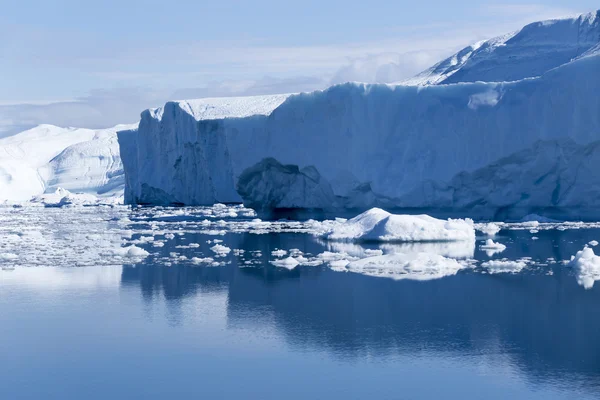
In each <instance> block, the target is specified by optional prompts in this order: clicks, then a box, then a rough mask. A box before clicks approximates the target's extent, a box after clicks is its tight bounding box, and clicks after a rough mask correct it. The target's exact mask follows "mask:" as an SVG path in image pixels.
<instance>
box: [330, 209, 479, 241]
mask: <svg viewBox="0 0 600 400" xmlns="http://www.w3.org/2000/svg"><path fill="white" fill-rule="evenodd" d="M322 236H323V238H325V239H328V240H338V241H364V242H443V241H461V240H471V241H474V240H475V229H474V228H473V221H472V220H470V219H467V220H462V219H454V220H453V219H449V220H446V221H445V220H440V219H436V218H433V217H430V216H428V215H395V214H390V213H388V212H387V211H384V210H382V209H380V208H372V209H370V210H369V211H366V212H364V213H362V214H360V215H358V216H356V217H354V218H352V219H350V220H348V221H345V222H336V223H333V225H332V227H331V228H330V229H329V230H328V231H327V232H325V233H324V234H323V235H322Z"/></svg>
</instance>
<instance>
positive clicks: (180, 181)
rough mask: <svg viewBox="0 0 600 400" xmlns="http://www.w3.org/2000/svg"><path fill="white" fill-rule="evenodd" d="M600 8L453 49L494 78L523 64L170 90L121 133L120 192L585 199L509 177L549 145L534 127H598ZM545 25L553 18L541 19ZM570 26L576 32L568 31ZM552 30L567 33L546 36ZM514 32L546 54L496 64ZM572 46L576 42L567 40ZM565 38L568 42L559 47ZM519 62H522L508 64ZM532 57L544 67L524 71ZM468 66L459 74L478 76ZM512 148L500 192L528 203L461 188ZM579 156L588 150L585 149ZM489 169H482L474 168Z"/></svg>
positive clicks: (310, 200) (201, 199)
mask: <svg viewBox="0 0 600 400" xmlns="http://www.w3.org/2000/svg"><path fill="white" fill-rule="evenodd" d="M598 20H599V18H598V17H597V13H595V14H589V15H587V16H582V17H579V18H576V19H572V20H558V21H551V22H547V23H539V24H537V25H536V24H534V25H532V26H530V27H526V28H524V29H523V30H522V31H521V32H520V33H518V34H516V35H514V36H511V39H507V40H505V41H504V42H503V43H504V44H503V45H501V46H500V45H498V46H496V47H495V49H496V50H494V51H492V52H491V53H488V54H487V56H486V57H487V58H486V60H488V61H489V60H490V59H493V58H494V57H495V59H496V64H485V63H483V61H481V62H478V63H474V61H471V63H469V62H466V63H464V67H463V69H464V70H465V71H467V69H468V70H469V71H475V70H476V69H477V68H480V69H481V68H484V67H485V68H484V69H485V70H488V69H489V70H490V71H491V70H494V71H496V73H497V74H500V72H498V71H504V72H505V74H504V75H502V77H503V80H513V79H516V78H522V77H526V78H524V79H520V80H515V81H512V82H493V83H491V82H488V83H485V82H463V83H455V84H448V85H430V86H406V85H366V84H354V83H348V84H342V85H337V86H333V87H331V88H329V89H327V90H324V91H317V92H314V93H309V94H298V95H281V96H258V97H247V98H231V99H203V100H190V101H174V102H169V103H167V104H166V105H165V106H164V107H162V108H159V109H154V110H147V111H145V112H143V113H142V118H141V122H140V125H139V129H137V130H128V131H123V132H119V134H118V137H119V143H120V147H121V157H122V159H123V163H124V168H125V175H126V184H125V201H126V202H128V203H146V204H195V205H197V204H212V203H215V202H241V201H243V202H245V203H246V204H251V205H252V206H254V207H265V208H288V207H292V208H296V207H305V208H332V207H334V208H363V209H366V208H370V207H377V206H379V207H386V208H394V207H410V208H423V207H433V208H437V207H439V208H444V209H448V208H450V209H452V208H463V207H471V209H472V203H473V201H476V202H477V203H478V204H480V205H481V207H480V208H479V210H484V209H485V208H486V207H487V208H489V209H486V210H485V212H486V213H489V214H496V213H498V211H499V209H504V208H506V207H509V208H510V207H512V206H518V207H520V208H522V209H525V208H539V207H550V208H552V207H559V208H560V207H563V206H567V205H568V206H570V205H571V204H575V206H577V207H584V208H585V207H587V206H588V205H589V206H593V204H591V202H592V201H593V200H592V199H586V198H584V199H581V201H579V202H577V203H573V201H571V200H569V201H571V202H569V201H567V200H566V199H567V198H575V196H576V194H575V193H574V192H573V193H571V194H564V193H562V192H561V190H558V192H561V193H562V194H560V196H559V197H558V199H559V200H556V198H557V197H556V196H555V197H553V195H550V196H545V197H544V195H542V194H541V193H537V194H533V193H529V191H532V190H537V189H538V186H539V185H529V182H534V183H535V182H537V179H539V178H541V176H540V177H536V176H534V175H535V173H534V172H532V176H528V177H527V178H526V179H525V178H523V179H522V180H520V181H517V180H515V179H513V178H511V177H512V176H515V177H516V176H517V175H518V174H520V173H521V172H522V171H521V169H522V168H528V166H529V165H530V162H529V161H526V160H525V159H527V160H529V159H531V158H533V159H535V160H542V159H544V157H545V156H546V157H547V158H549V159H551V158H552V154H553V153H545V152H552V151H553V150H552V148H548V147H547V146H544V145H536V143H538V142H539V141H546V142H552V141H558V142H557V143H559V142H560V143H562V142H561V141H565V140H567V141H570V142H569V143H573V146H587V145H589V144H590V143H592V142H594V141H596V140H599V139H600V96H599V95H598V93H600V74H599V73H598V72H599V71H600V54H599V52H598V51H597V44H598V38H599V37H600V36H599V34H598V33H599V31H598ZM565 21H567V22H565ZM548 27H554V28H553V29H551V30H550V31H547V30H546V29H550V28H548ZM571 28H572V29H575V30H576V31H577V32H579V34H577V35H575V36H573V35H572V34H571ZM555 31H556V32H558V33H556V32H555ZM528 32H529V33H528ZM544 32H545V33H544ZM549 32H550V33H552V34H550V33H549ZM561 32H562V33H564V35H566V36H565V39H564V40H566V42H567V43H570V45H569V46H566V45H564V46H563V45H562V44H560V43H559V44H556V41H557V40H559V39H560V38H561V37H562V36H561V35H562V33H561ZM582 32H583V33H585V34H582ZM590 32H591V33H590ZM594 32H595V33H594ZM567 33H568V35H567ZM594 34H595V35H596V36H595V39H594V37H593V36H594ZM515 38H519V40H518V41H516V39H515ZM561 40H562V39H561ZM594 40H595V42H594ZM518 43H520V45H519V46H520V47H519V46H517V50H518V52H521V53H522V54H523V55H526V54H529V53H528V51H529V50H531V49H532V48H534V47H535V43H538V47H539V52H538V53H537V55H535V56H532V58H531V60H535V59H540V60H542V61H543V60H547V58H548V57H547V54H546V52H548V54H550V53H551V54H555V55H556V57H555V59H554V61H552V63H549V64H545V65H544V66H543V68H541V69H536V68H537V67H536V68H533V67H532V65H533V64H532V63H531V62H523V63H521V61H519V62H518V63H516V64H511V65H510V66H508V65H506V64H504V63H503V61H502V60H504V59H505V58H506V57H504V55H503V54H504V53H502V52H503V51H506V50H501V49H506V48H512V47H514V46H516V45H517V44H518ZM561 43H562V42H561ZM525 44H527V46H525ZM511 46H512V47H511ZM575 47H577V49H578V50H577V51H575V52H573V51H571V50H572V49H573V48H575ZM553 48H554V49H555V50H552V49H553ZM564 48H569V49H571V50H569V51H567V50H565V53H564V54H563V51H562V50H563V49H564ZM527 49H529V50H527ZM517 50H515V51H517ZM511 51H512V50H511ZM567 53H568V54H567ZM495 54H500V55H502V56H495ZM478 57H479V56H478ZM482 57H483V56H482ZM470 59H472V60H476V59H477V57H475V56H471V57H470ZM507 59H513V60H514V57H512V58H511V57H508V58H507ZM531 60H530V61H531ZM515 62H516V61H515ZM532 62H533V61H532ZM540 62H541V61H540ZM485 65H487V67H486V66H485ZM476 66H477V68H476ZM467 67H468V68H467ZM516 70H520V71H521V72H520V73H519V74H513V72H514V71H516ZM481 71H483V70H481ZM481 71H480V72H481ZM511 71H513V72H511ZM535 71H539V72H540V74H541V76H539V77H530V76H535V75H536V74H537V72H535ZM457 73H458V72H457ZM457 73H454V74H453V75H452V76H456V77H458V76H459V75H456V74H457ZM469 74H470V75H468V74H467V73H466V72H465V73H464V76H463V78H464V79H465V80H470V78H468V76H471V77H473V79H479V78H475V77H476V76H479V77H482V76H483V77H486V76H487V75H485V74H484V75H481V74H479V73H478V74H479V75H477V74H475V72H469ZM495 76H500V75H495ZM463 78H461V79H463ZM488 78H489V79H490V80H493V77H491V76H488ZM456 79H458V78H456ZM590 148H592V147H590ZM594 148H595V147H594ZM528 149H529V150H528ZM521 151H525V152H527V151H529V152H530V153H531V154H530V155H529V156H521V157H523V161H519V163H521V164H523V165H524V166H523V165H521V164H519V166H518V167H516V168H514V169H510V168H507V169H506V171H505V173H506V174H507V176H506V177H504V178H503V179H504V181H503V182H505V183H506V185H508V188H507V189H506V190H507V191H509V192H510V190H514V191H515V193H516V192H517V191H519V193H521V192H523V191H524V193H521V194H519V196H522V197H523V198H525V199H531V200H529V203H526V202H525V203H519V202H518V201H515V200H514V196H513V195H512V194H511V195H510V196H509V194H510V193H503V192H502V191H499V190H497V191H495V192H494V191H493V190H492V192H493V193H494V195H493V196H495V197H494V198H503V199H504V200H505V201H504V202H494V201H491V200H490V201H487V200H485V199H487V198H488V197H489V196H491V195H488V194H482V193H480V192H477V190H474V189H471V188H473V187H476V186H478V185H479V184H480V183H478V182H479V181H478V179H481V180H485V184H486V185H492V184H493V183H490V182H496V183H498V184H499V181H498V180H497V176H496V175H494V174H496V172H490V171H492V169H493V168H495V167H494V165H496V164H497V163H498V162H500V163H501V164H502V163H504V162H505V161H499V160H502V159H504V158H505V157H508V156H511V155H513V154H516V153H518V152H521ZM569 154H571V153H569ZM594 154H595V153H594ZM544 155H545V156H544ZM569 157H571V156H569ZM587 162H589V163H594V162H595V158H594V157H591V158H589V159H586V161H585V162H584V163H587ZM534 163H535V162H534ZM571 164H573V165H575V164H574V163H566V164H564V165H563V167H564V168H566V169H567V170H569V171H566V172H565V171H562V172H561V173H560V177H555V176H552V177H550V176H549V177H548V178H545V179H547V180H546V181H544V182H545V183H544V185H546V186H548V188H549V187H551V186H552V185H553V184H556V183H557V182H559V181H560V182H563V177H565V176H567V175H565V174H571V175H569V176H574V177H575V178H574V179H575V181H577V179H579V178H578V175H577V173H576V172H575V171H571V170H570V169H571V168H575V167H573V166H572V165H571ZM536 165H537V164H536ZM544 165H545V164H544ZM586 165H587V164H586ZM590 165H591V166H590V168H593V165H592V164H590ZM540 169H544V168H542V167H540ZM481 170H485V171H488V172H485V171H484V172H478V171H481ZM486 173H487V174H492V178H489V177H488V178H478V177H479V175H478V174H483V175H485V174H486ZM461 174H463V175H461ZM464 174H467V175H464ZM468 174H474V175H472V177H471V178H469V179H470V180H469V179H466V178H465V177H466V176H471V175H468ZM458 177H463V178H464V182H463V181H460V182H459V181H458V180H457V179H459V178H458ZM551 182H554V183H551ZM578 182H580V181H578ZM458 183H460V185H462V186H461V187H460V188H457V187H456V185H457V184H458ZM561 184H562V183H561ZM460 185H459V186H460ZM463 186H464V187H463ZM583 186H584V185H583V183H581V187H583ZM448 187H452V195H451V196H450V195H448V193H449V189H448ZM574 187H578V186H577V185H576V186H574ZM544 190H546V191H547V190H550V189H544ZM552 190H554V189H552ZM565 190H566V189H565ZM544 193H545V192H544ZM486 196H488V197H486ZM503 196H504V197H503ZM511 196H512V197H511ZM569 196H570V197H569ZM481 197H484V198H485V199H484V200H481ZM519 198H521V197H519ZM534 200H535V201H534ZM521 206H524V207H521Z"/></svg>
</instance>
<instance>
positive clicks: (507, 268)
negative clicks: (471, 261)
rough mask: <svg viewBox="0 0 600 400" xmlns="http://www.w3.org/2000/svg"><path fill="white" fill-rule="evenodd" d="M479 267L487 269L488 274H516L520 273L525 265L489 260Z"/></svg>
mask: <svg viewBox="0 0 600 400" xmlns="http://www.w3.org/2000/svg"><path fill="white" fill-rule="evenodd" d="M481 266H482V267H483V268H485V269H487V270H488V272H489V273H490V274H502V273H511V274H516V273H519V272H521V270H523V268H525V267H526V266H527V264H526V263H525V262H524V261H509V260H490V261H486V262H484V263H483V264H481Z"/></svg>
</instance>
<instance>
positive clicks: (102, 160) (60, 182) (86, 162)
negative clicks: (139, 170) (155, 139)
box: [0, 125, 137, 202]
mask: <svg viewBox="0 0 600 400" xmlns="http://www.w3.org/2000/svg"><path fill="white" fill-rule="evenodd" d="M135 126H137V125H117V126H115V127H113V128H109V129H97V130H93V129H79V128H61V127H57V126H53V125H39V126H37V127H35V128H32V129H29V130H27V131H24V132H21V133H18V134H16V135H13V136H8V137H5V138H0V201H3V200H4V201H6V200H8V201H11V202H12V201H15V202H21V201H27V200H30V199H31V198H32V197H33V196H39V195H42V194H45V193H46V194H53V193H55V192H56V191H59V189H60V190H63V189H65V190H67V191H70V192H77V193H86V194H93V195H95V196H98V195H105V196H108V195H116V196H120V195H121V194H122V191H123V188H124V183H125V178H124V172H123V165H122V163H121V157H120V153H119V145H118V142H117V131H118V130H123V129H132V128H134V127H135Z"/></svg>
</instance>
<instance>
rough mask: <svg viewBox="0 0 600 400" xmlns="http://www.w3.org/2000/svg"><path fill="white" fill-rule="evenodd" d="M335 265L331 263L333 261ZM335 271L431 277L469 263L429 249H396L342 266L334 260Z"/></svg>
mask: <svg viewBox="0 0 600 400" xmlns="http://www.w3.org/2000/svg"><path fill="white" fill-rule="evenodd" d="M330 265H331V263H330ZM333 266H334V268H332V269H334V270H335V271H348V272H354V273H358V274H363V275H368V276H375V277H384V278H391V279H395V280H401V279H408V280H418V281H427V280H432V279H439V278H443V277H445V276H451V275H456V273H457V272H458V271H460V270H462V269H464V268H466V267H467V265H466V264H465V263H461V262H459V261H457V260H454V259H452V258H446V257H443V256H440V255H438V254H429V253H409V254H403V253H396V254H386V255H383V256H375V257H368V258H363V259H361V260H357V261H352V262H349V263H347V264H346V265H345V266H343V267H342V262H340V263H336V264H333Z"/></svg>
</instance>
